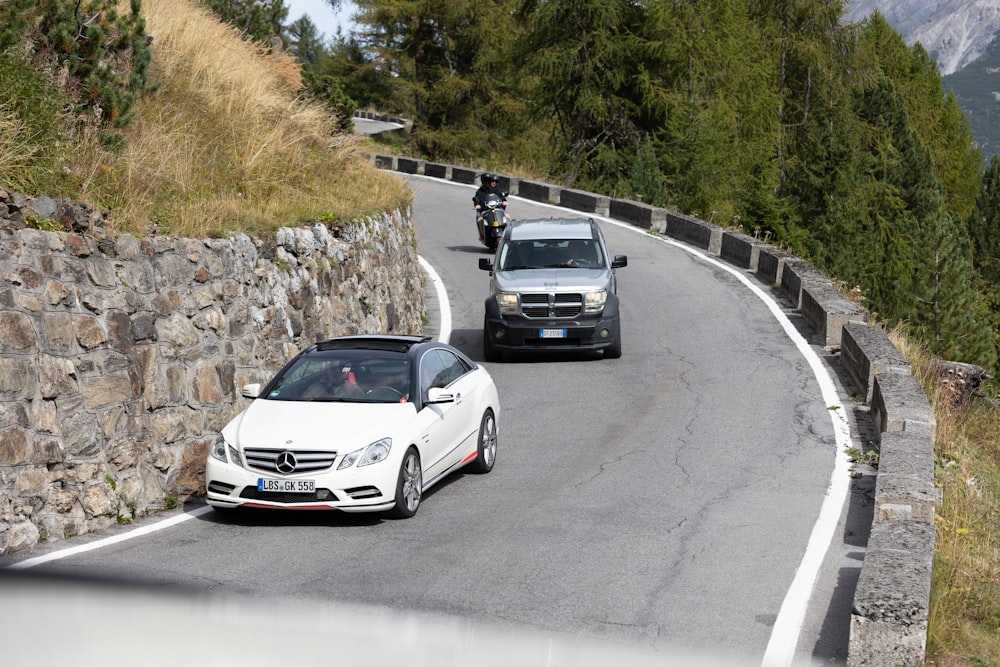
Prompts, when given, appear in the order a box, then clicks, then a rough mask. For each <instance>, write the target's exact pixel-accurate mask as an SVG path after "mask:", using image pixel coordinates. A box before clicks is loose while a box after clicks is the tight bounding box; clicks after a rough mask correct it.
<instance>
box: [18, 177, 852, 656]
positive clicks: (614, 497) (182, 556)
mask: <svg viewBox="0 0 1000 667" xmlns="http://www.w3.org/2000/svg"><path fill="white" fill-rule="evenodd" d="M409 178H410V182H411V184H412V186H413V188H414V190H415V192H416V200H415V204H414V221H415V224H416V226H417V235H418V239H419V247H418V250H419V252H420V255H421V258H422V260H423V261H424V262H426V264H427V266H429V267H431V269H432V272H433V274H434V277H435V285H437V286H438V287H439V288H443V290H444V291H443V293H442V294H441V295H438V292H437V291H435V290H433V289H431V290H430V294H431V298H430V300H429V302H430V303H431V304H433V305H434V307H435V309H434V310H433V311H432V313H431V323H430V325H429V328H431V329H434V330H435V331H436V332H437V333H439V334H441V336H442V337H447V338H448V339H449V340H450V342H451V343H452V344H454V345H456V346H458V347H460V348H462V349H463V350H464V351H466V352H467V353H469V354H470V355H471V356H472V357H473V358H474V359H477V360H479V361H480V362H482V351H481V335H482V334H481V325H482V316H483V300H484V299H485V297H486V294H487V290H488V282H489V281H488V276H487V274H486V273H485V272H483V271H480V270H479V269H478V266H477V264H478V259H479V258H480V257H484V256H486V251H485V248H483V247H482V246H480V245H479V244H478V242H477V239H476V234H475V230H474V226H473V219H472V207H471V196H472V189H471V188H469V187H467V186H460V185H456V184H452V183H445V182H441V181H436V180H434V179H426V178H422V177H416V176H414V177H409ZM509 212H510V213H511V214H512V215H513V216H514V217H521V218H527V217H547V216H550V215H573V216H577V215H579V214H575V213H569V212H566V211H556V210H555V209H554V208H553V207H551V206H546V205H544V204H536V203H530V202H527V201H524V200H519V199H517V198H516V197H514V198H511V205H510V209H509ZM602 227H603V229H604V231H605V235H606V237H607V240H608V245H609V248H610V250H611V252H612V253H613V254H626V255H628V258H629V264H628V267H626V268H624V269H620V270H619V272H618V280H619V295H620V296H621V303H622V306H621V308H622V317H623V325H622V332H623V334H622V335H623V348H624V354H623V357H622V358H621V359H618V360H604V359H602V358H600V357H595V356H590V355H569V356H562V357H552V356H540V357H524V358H517V359H514V360H511V361H508V362H506V363H502V364H487V367H488V368H489V370H490V371H491V373H492V374H493V375H494V377H495V379H496V381H497V385H498V387H499V390H500V396H501V401H502V411H501V414H500V415H499V423H500V428H501V431H500V449H499V453H498V459H497V464H496V467H495V469H494V471H493V472H492V473H491V474H490V475H486V476H476V475H457V476H455V477H453V478H452V479H450V480H448V481H446V482H445V483H443V484H441V485H439V486H438V487H436V488H435V489H433V490H432V491H431V492H430V493H428V494H427V497H426V498H425V502H424V503H423V504H422V505H421V508H420V512H419V514H418V515H417V516H416V517H414V518H413V519H410V520H407V521H386V520H382V519H381V518H379V517H372V516H364V515H343V514H336V513H331V514H325V513H316V512H310V513H289V512H257V513H246V514H245V515H240V516H238V517H236V518H229V517H220V516H219V515H218V514H216V513H215V512H213V511H211V510H210V509H208V508H204V507H192V506H189V507H187V508H185V509H184V510H183V513H182V512H181V511H180V510H178V511H177V512H176V513H175V514H174V517H175V518H174V520H173V521H174V522H173V523H171V524H169V527H167V528H166V529H164V530H155V529H151V528H150V527H149V526H150V525H154V523H153V522H154V521H159V520H162V519H163V518H164V516H166V517H167V519H168V521H169V520H170V517H169V514H168V515H163V516H161V517H158V518H157V519H154V520H147V521H146V522H145V523H147V524H149V525H147V526H146V527H145V532H142V533H141V534H138V535H136V536H135V537H134V539H126V538H127V537H128V536H129V530H126V529H124V528H122V529H119V530H118V531H116V532H117V533H118V536H119V539H116V540H108V538H107V536H92V537H86V538H84V539H82V540H81V542H82V543H87V542H90V543H91V544H93V545H96V546H99V547H100V548H93V549H91V550H86V549H77V550H76V551H74V552H73V553H72V554H67V556H68V557H64V558H62V557H60V558H57V557H54V556H52V554H56V555H58V553H59V551H58V550H59V549H62V548H64V547H65V545H64V544H60V545H56V546H40V547H39V548H37V549H35V550H32V552H30V553H28V554H23V555H19V557H18V558H11V559H5V562H4V564H5V565H10V564H12V563H13V564H15V565H16V564H17V561H23V563H22V565H25V564H27V565H30V566H31V567H30V569H31V570H32V571H33V572H40V573H49V574H59V575H66V574H68V575H74V576H75V575H84V576H88V577H89V576H101V577H110V578H113V579H115V580H119V581H121V580H129V581H132V580H134V581H141V582H145V583H147V584H151V585H153V586H154V587H158V588H159V587H164V586H168V587H170V588H174V587H180V588H184V589H198V590H201V591H209V592H211V593H220V594H222V593H225V594H235V595H239V596H244V597H248V598H251V599H253V600H257V601H261V602H265V603H268V604H270V601H272V600H286V601H287V600H293V601H306V602H316V601H322V602H330V601H336V602H339V603H347V604H361V605H365V606H369V605H374V606H375V607H377V608H382V607H388V608H392V609H393V610H397V611H406V612H417V613H420V612H424V613H428V612H429V613H432V614H433V615H434V616H435V617H445V618H453V617H460V618H462V619H465V620H466V621H468V622H475V623H477V624H482V625H483V626H488V627H491V628H498V629H499V631H500V632H502V633H505V634H506V636H508V637H510V643H509V645H508V648H509V649H511V650H513V647H515V646H516V645H517V642H518V637H519V636H521V635H519V634H518V633H526V634H525V635H524V636H525V637H527V636H528V634H527V633H531V636H536V635H537V634H538V633H542V635H543V636H546V637H554V638H558V639H559V640H560V641H567V640H569V641H570V642H571V643H572V638H580V639H586V640H588V641H589V640H610V641H611V642H612V643H613V644H614V645H620V646H622V647H627V646H638V647H641V648H642V649H643V650H647V649H650V650H653V651H657V652H666V651H669V650H673V649H675V648H677V647H680V648H682V649H685V650H686V649H692V650H696V651H699V652H702V651H706V652H709V653H710V654H711V655H712V656H719V655H721V656H726V657H728V658H732V660H733V661H734V662H733V663H731V664H735V663H736V662H738V663H739V664H757V665H760V664H764V665H791V664H796V665H798V664H811V663H813V662H814V661H815V662H816V663H820V662H822V663H823V664H838V663H840V664H843V663H844V662H845V659H846V654H847V642H848V628H849V620H850V606H851V600H852V596H853V589H854V584H855V582H856V580H857V576H858V571H859V570H860V567H861V560H862V558H863V552H864V543H865V539H866V535H867V528H866V526H868V525H870V523H871V515H870V511H868V512H867V514H866V511H865V503H866V497H867V493H868V490H866V489H865V488H863V487H860V486H858V485H853V486H852V485H851V480H850V478H849V476H848V472H847V463H846V459H845V454H844V452H843V449H844V447H845V443H844V438H845V437H846V438H849V437H851V436H850V424H849V422H851V421H852V420H853V417H852V415H850V414H849V410H847V409H846V406H847V398H846V396H847V393H846V392H845V391H844V390H843V389H842V388H840V386H839V383H838V381H837V377H836V375H837V374H836V372H835V369H832V368H828V366H827V362H826V360H825V359H824V358H823V351H822V350H821V349H819V348H815V347H814V346H811V345H809V343H808V342H807V340H808V336H809V332H808V330H807V328H806V326H805V325H804V324H802V323H801V322H799V321H797V319H796V317H795V315H794V313H792V312H790V311H788V310H787V309H786V308H783V307H782V306H781V305H780V304H778V303H777V302H775V301H774V300H773V299H772V298H771V296H770V295H769V293H768V288H767V287H764V286H759V285H754V284H753V283H752V281H751V280H748V278H747V277H746V276H744V275H741V272H739V271H735V270H733V269H732V268H731V267H727V266H724V265H723V264H721V263H719V262H718V261H716V260H714V259H712V258H709V257H706V256H704V255H702V254H701V253H699V252H697V251H694V250H692V249H690V248H684V247H682V246H680V245H678V244H677V243H674V242H672V241H669V240H666V239H664V238H660V237H656V236H654V235H650V234H645V233H641V232H639V231H637V230H635V229H633V228H629V227H627V226H625V225H619V224H614V223H612V222H610V221H606V222H602ZM441 307H447V308H448V310H447V311H446V317H444V318H441V317H440V314H439V312H438V310H437V308H441ZM831 396H832V397H833V398H831ZM839 396H844V397H845V398H843V399H838V397H839ZM185 519H194V520H185ZM102 539H103V540H106V542H105V543H100V540H102ZM40 554H43V555H42V556H41V557H39V556H40ZM45 554H48V555H45ZM221 634H225V633H224V632H223V633H221ZM526 641H527V640H526ZM487 662H488V661H476V660H475V659H473V660H472V661H466V662H462V661H461V660H458V659H457V658H456V661H453V662H444V663H440V664H456V665H457V664H487ZM373 664H375V663H373ZM378 664H381V663H378ZM413 664H417V662H414V663H413ZM419 664H434V663H432V662H426V663H425V662H420V663H419ZM490 664H504V663H503V662H499V663H490ZM507 664H510V663H507ZM521 664H542V663H529V662H524V663H521ZM546 664H566V663H559V662H558V661H555V660H550V661H549V662H548V663H546ZM621 664H633V663H629V662H628V661H627V660H624V661H622V662H621ZM634 664H638V663H634ZM644 664H645V663H644Z"/></svg>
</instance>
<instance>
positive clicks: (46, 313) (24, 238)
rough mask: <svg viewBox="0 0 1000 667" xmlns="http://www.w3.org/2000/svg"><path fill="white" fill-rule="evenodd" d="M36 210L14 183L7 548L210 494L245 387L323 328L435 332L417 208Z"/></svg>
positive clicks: (2, 441) (0, 523)
mask: <svg viewBox="0 0 1000 667" xmlns="http://www.w3.org/2000/svg"><path fill="white" fill-rule="evenodd" d="M34 204H35V202H31V201H27V200H25V199H24V198H18V197H16V196H13V195H11V194H10V193H7V192H3V191H2V190H0V219H2V221H0V553H9V552H12V551H16V550H19V549H23V548H26V547H29V546H31V545H33V544H35V543H36V542H38V541H39V540H58V539H63V538H64V537H68V536H72V535H77V534H82V533H87V532H91V531H94V530H99V529H102V528H105V527H107V526H109V525H111V524H113V523H115V522H128V521H129V520H131V519H132V518H133V517H136V516H140V515H142V514H144V513H147V512H151V511H155V510H157V509H161V508H163V507H164V506H169V505H170V504H172V503H173V502H175V501H183V500H184V499H186V498H187V497H189V496H191V495H193V494H197V493H199V492H200V491H201V490H202V488H203V485H204V475H203V472H204V459H205V454H206V452H207V448H208V446H209V445H210V444H211V442H212V441H213V439H214V437H215V434H216V433H218V431H219V429H221V427H222V426H223V425H224V424H225V423H226V422H227V421H228V420H229V419H230V418H231V417H232V416H233V415H235V414H236V413H237V412H238V411H239V410H241V409H242V408H243V407H245V402H246V400H247V399H243V398H241V397H240V394H239V389H240V388H241V387H242V386H243V385H244V384H246V383H248V382H262V381H266V380H267V379H269V377H270V375H271V374H273V372H274V371H276V370H277V369H278V368H280V366H281V365H282V364H283V363H284V362H285V361H287V360H288V359H289V358H290V357H291V356H292V355H293V354H294V353H296V352H297V351H298V350H299V349H301V348H303V347H305V346H307V345H309V344H311V343H313V342H315V341H316V340H317V339H325V338H329V337H332V336H336V335H342V334H349V333H359V332H379V333H406V334H419V333H421V332H422V329H423V324H422V316H423V314H424V301H423V294H424V291H423V276H422V273H421V271H420V268H419V265H418V263H417V257H416V250H415V247H416V243H415V236H414V232H413V227H412V223H411V221H410V219H409V216H408V215H406V214H402V213H399V212H397V213H396V214H392V215H388V214H387V215H385V216H382V217H378V218H369V219H366V220H363V221H356V222H353V223H350V224H343V225H340V226H338V227H336V228H333V229H330V228H328V227H326V226H325V225H323V224H316V225H313V226H311V227H305V228H297V229H282V230H280V231H279V232H278V233H277V234H276V235H274V236H271V237H268V238H251V237H249V236H246V235H243V234H233V235H232V236H231V237H230V238H228V239H211V240H196V239H182V238H170V237H155V236H153V237H148V238H136V237H133V236H122V237H120V238H117V239H109V238H101V237H100V234H99V233H95V229H94V227H93V225H94V223H95V222H99V220H100V216H99V215H95V214H94V213H93V212H92V211H91V210H90V209H89V207H86V206H80V205H73V204H71V203H67V202H60V203H58V204H56V205H53V206H50V207H49V206H47V205H46V206H44V207H41V208H43V209H46V210H49V209H51V213H52V215H53V218H51V220H52V222H53V226H54V227H56V226H58V227H61V228H63V229H67V230H70V231H39V230H36V229H28V228H24V215H23V213H24V210H26V209H27V210H30V211H32V213H31V215H32V216H37V215H38V213H39V211H38V210H37V209H34V208H32V207H33V206H34ZM57 210H61V211H62V214H61V215H57V214H56V211H57ZM73 230H75V231H73Z"/></svg>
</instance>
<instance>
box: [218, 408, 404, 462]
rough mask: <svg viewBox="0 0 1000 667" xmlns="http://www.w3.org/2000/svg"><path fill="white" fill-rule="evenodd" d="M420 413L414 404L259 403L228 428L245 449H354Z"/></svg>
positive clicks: (227, 435)
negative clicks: (417, 412)
mask: <svg viewBox="0 0 1000 667" xmlns="http://www.w3.org/2000/svg"><path fill="white" fill-rule="evenodd" d="M415 415H416V408H415V407H414V405H413V404H412V403H326V402H322V403H320V402H311V401H309V402H307V401H269V400H266V399H257V400H255V401H254V402H253V403H251V404H250V406H249V407H248V408H247V409H246V410H244V411H243V412H241V413H240V414H239V415H237V416H236V417H235V418H234V419H233V420H232V421H231V422H229V424H227V425H226V427H225V428H224V429H223V430H222V433H223V435H224V436H225V438H226V440H227V441H228V442H229V443H230V444H231V445H236V446H238V447H239V448H241V449H243V448H246V447H257V448H285V447H287V448H294V449H322V450H330V449H335V450H338V451H342V452H347V451H353V450H354V449H357V448H359V447H364V446H366V445H369V444H371V443H372V442H375V441H376V440H378V439H380V438H384V437H386V436H393V435H395V434H396V433H398V432H399V431H400V430H401V429H402V428H403V427H404V425H405V424H406V423H407V422H408V421H410V420H412V419H413V418H414V416H415Z"/></svg>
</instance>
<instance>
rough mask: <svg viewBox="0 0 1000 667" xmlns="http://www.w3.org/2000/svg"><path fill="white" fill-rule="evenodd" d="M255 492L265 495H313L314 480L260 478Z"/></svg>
mask: <svg viewBox="0 0 1000 667" xmlns="http://www.w3.org/2000/svg"><path fill="white" fill-rule="evenodd" d="M257 490H258V491H265V492H267V493H313V492H314V491H316V480H314V479H268V478H267V477H261V478H259V479H258V480H257Z"/></svg>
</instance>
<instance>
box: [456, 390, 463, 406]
mask: <svg viewBox="0 0 1000 667" xmlns="http://www.w3.org/2000/svg"><path fill="white" fill-rule="evenodd" d="M461 403H462V394H461V393H458V394H455V405H461Z"/></svg>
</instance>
